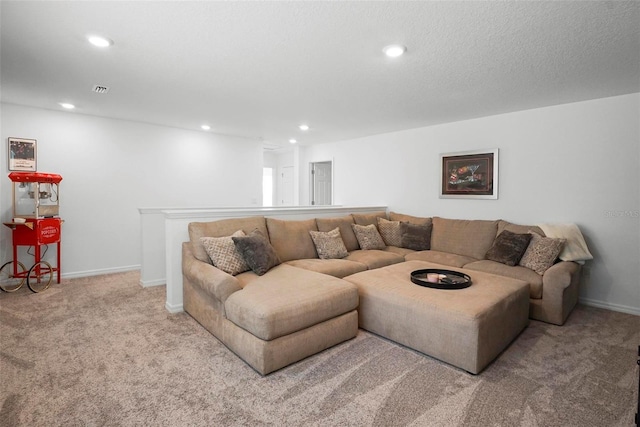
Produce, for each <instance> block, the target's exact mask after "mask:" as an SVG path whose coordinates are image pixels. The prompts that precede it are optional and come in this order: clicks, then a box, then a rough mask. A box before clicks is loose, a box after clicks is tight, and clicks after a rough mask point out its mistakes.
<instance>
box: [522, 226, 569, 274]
mask: <svg viewBox="0 0 640 427" xmlns="http://www.w3.org/2000/svg"><path fill="white" fill-rule="evenodd" d="M531 236H532V237H531V242H530V243H529V247H528V248H527V251H526V252H525V253H524V255H523V256H522V259H521V260H520V265H521V266H523V267H527V268H529V269H531V270H533V271H535V272H536V273H538V274H539V275H541V276H542V275H543V274H544V272H545V271H547V270H548V269H549V267H551V266H552V265H553V264H554V262H555V261H556V259H557V258H558V255H560V252H561V251H562V248H563V247H564V244H565V242H566V240H565V239H556V238H552V237H542V236H540V235H539V234H537V233H531Z"/></svg>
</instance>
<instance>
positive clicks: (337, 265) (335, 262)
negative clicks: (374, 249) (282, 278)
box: [287, 259, 367, 278]
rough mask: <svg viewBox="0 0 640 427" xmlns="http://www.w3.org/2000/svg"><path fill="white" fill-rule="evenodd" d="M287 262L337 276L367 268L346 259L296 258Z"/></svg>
mask: <svg viewBox="0 0 640 427" xmlns="http://www.w3.org/2000/svg"><path fill="white" fill-rule="evenodd" d="M287 264H289V265H292V266H294V267H298V268H304V269H305V270H311V271H316V272H318V273H322V274H328V275H330V276H333V277H339V278H342V277H345V276H348V275H350V274H354V273H359V272H361V271H365V270H366V269H367V266H366V265H364V264H362V263H361V262H356V261H348V260H346V259H296V260H293V261H287Z"/></svg>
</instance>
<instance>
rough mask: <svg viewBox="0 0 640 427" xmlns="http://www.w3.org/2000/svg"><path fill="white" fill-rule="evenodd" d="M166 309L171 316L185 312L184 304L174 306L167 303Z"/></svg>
mask: <svg viewBox="0 0 640 427" xmlns="http://www.w3.org/2000/svg"><path fill="white" fill-rule="evenodd" d="M164 308H166V309H167V311H168V312H169V313H171V314H175V313H182V312H183V311H184V308H183V307H182V304H177V305H172V304H169V303H168V302H167V303H165V304H164Z"/></svg>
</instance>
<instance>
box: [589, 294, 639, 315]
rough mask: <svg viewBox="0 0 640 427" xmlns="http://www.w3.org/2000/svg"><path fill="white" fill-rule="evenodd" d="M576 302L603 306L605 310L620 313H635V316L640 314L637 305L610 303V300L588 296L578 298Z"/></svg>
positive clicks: (598, 306)
mask: <svg viewBox="0 0 640 427" xmlns="http://www.w3.org/2000/svg"><path fill="white" fill-rule="evenodd" d="M578 302H580V303H581V304H584V305H588V306H591V307H597V308H604V309H606V310H611V311H619V312H620V313H627V314H635V315H636V316H640V308H637V307H629V306H626V305H620V304H612V303H610V302H604V301H598V300H593V299H589V298H579V299H578Z"/></svg>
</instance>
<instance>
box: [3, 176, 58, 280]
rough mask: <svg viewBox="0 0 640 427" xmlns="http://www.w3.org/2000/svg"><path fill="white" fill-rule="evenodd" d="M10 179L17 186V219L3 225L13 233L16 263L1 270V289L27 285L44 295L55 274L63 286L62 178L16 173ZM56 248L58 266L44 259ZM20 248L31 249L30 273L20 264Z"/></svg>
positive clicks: (15, 194)
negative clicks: (61, 235)
mask: <svg viewBox="0 0 640 427" xmlns="http://www.w3.org/2000/svg"><path fill="white" fill-rule="evenodd" d="M9 179H11V181H12V183H13V218H12V220H11V222H5V223H3V224H4V225H5V226H7V227H9V228H10V229H11V235H12V241H13V260H12V261H9V262H7V263H5V264H4V265H3V266H2V267H0V289H2V290H3V291H5V292H14V291H17V290H18V289H20V288H21V287H22V285H23V284H24V282H25V281H26V282H27V286H28V287H29V289H31V290H32V291H33V292H40V291H44V290H45V289H47V288H48V287H49V285H50V284H51V281H52V280H53V275H54V273H56V274H57V282H58V283H60V240H61V239H60V229H61V226H62V223H63V222H64V221H63V220H62V219H60V217H59V216H58V211H59V208H60V198H59V197H60V193H59V186H60V181H62V177H61V176H60V175H57V174H51V173H41V172H12V173H10V174H9ZM53 244H55V245H56V265H55V266H52V265H51V264H50V263H49V262H47V261H43V260H42V259H41V258H42V257H43V256H44V255H45V254H46V252H47V250H48V248H49V245H53ZM19 246H29V247H30V249H28V250H27V253H28V254H30V255H33V257H34V261H33V265H32V266H31V267H30V268H29V269H28V270H27V268H26V267H25V265H24V264H23V263H22V262H20V261H19V260H18V247H19ZM43 246H44V251H42V247H43ZM31 248H32V249H33V253H31V252H30V250H31Z"/></svg>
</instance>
